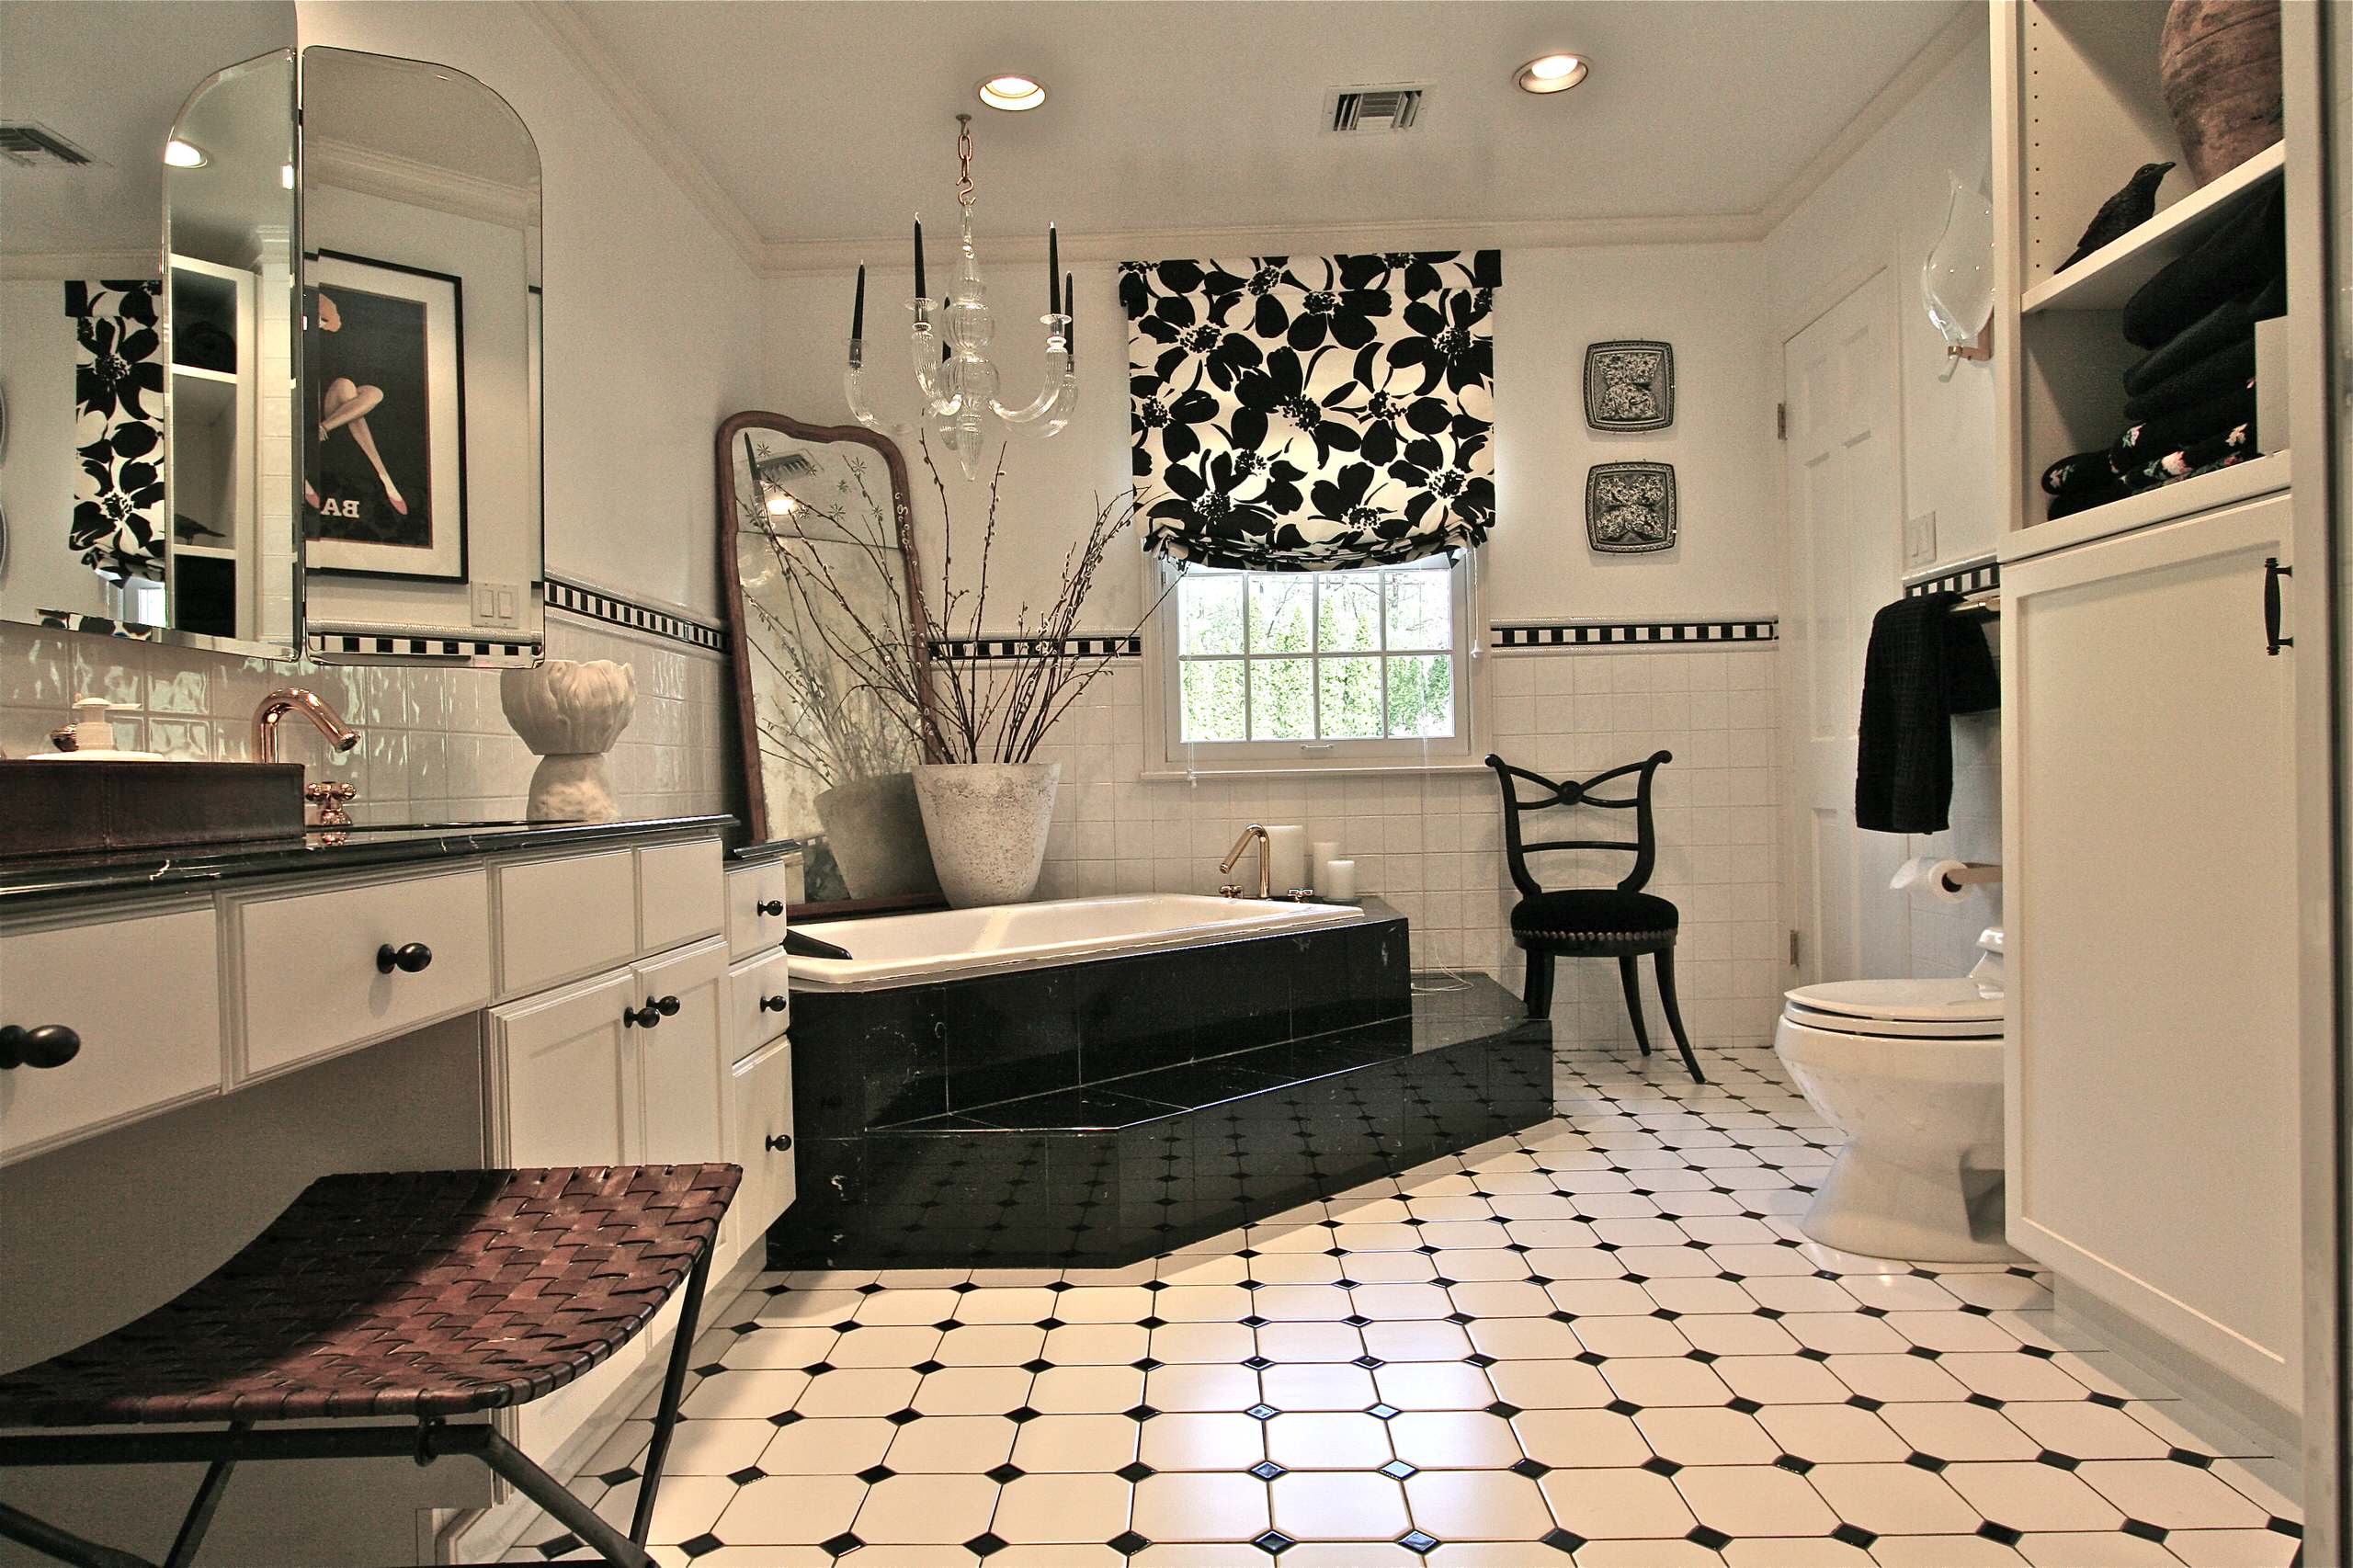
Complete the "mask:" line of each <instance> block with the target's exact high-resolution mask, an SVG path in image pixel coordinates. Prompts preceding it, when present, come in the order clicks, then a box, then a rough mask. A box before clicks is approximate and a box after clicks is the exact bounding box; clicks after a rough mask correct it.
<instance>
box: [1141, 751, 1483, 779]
mask: <svg viewBox="0 0 2353 1568" xmlns="http://www.w3.org/2000/svg"><path fill="white" fill-rule="evenodd" d="M1486 771H1488V768H1487V765H1486V764H1485V763H1484V762H1480V761H1475V760H1472V759H1471V758H1468V757H1465V758H1461V759H1460V760H1451V759H1449V760H1448V761H1444V762H1375V761H1358V762H1304V763H1302V762H1269V763H1228V764H1226V765H1224V766H1222V767H1147V768H1145V769H1144V770H1143V771H1142V773H1141V774H1139V775H1138V776H1137V777H1138V778H1141V779H1142V781H1143V782H1144V783H1146V784H1186V783H1190V782H1192V781H1194V780H1196V779H1200V778H1330V777H1332V776H1333V775H1335V774H1346V775H1348V776H1351V777H1355V776H1371V775H1379V774H1408V773H1425V774H1428V773H1459V774H1466V775H1467V774H1475V773H1485V772H1486Z"/></svg>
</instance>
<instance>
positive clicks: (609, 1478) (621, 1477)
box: [597, 1466, 637, 1486]
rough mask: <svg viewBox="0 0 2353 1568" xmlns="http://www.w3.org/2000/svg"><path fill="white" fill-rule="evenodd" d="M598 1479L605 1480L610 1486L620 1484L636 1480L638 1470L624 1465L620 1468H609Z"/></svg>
mask: <svg viewBox="0 0 2353 1568" xmlns="http://www.w3.org/2000/svg"><path fill="white" fill-rule="evenodd" d="M636 1479H637V1471H633V1470H631V1469H629V1468H627V1467H626V1466H624V1467H623V1468H621V1469H620V1470H608V1471H606V1472H605V1473H604V1474H602V1475H600V1476H598V1477H597V1480H599V1481H601V1482H603V1483H605V1484H606V1485H608V1486H619V1485H620V1484H621V1483H623V1482H627V1481H635V1480H636Z"/></svg>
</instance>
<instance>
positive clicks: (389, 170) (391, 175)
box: [302, 136, 540, 229]
mask: <svg viewBox="0 0 2353 1568" xmlns="http://www.w3.org/2000/svg"><path fill="white" fill-rule="evenodd" d="M302 173H303V175H304V176H305V178H309V177H311V176H316V177H317V178H318V179H320V180H322V181H324V183H326V184H328V185H333V186H336V187H341V188H342V189H345V190H351V191H358V192H359V193H360V194H361V195H364V196H376V197H381V198H383V199H386V200H388V201H397V202H400V203H402V204H403V205H404V206H409V207H424V208H428V209H431V210H434V211H437V212H448V213H452V214H454V215H455V216H457V217H460V218H472V219H478V220H481V221H483V222H491V223H496V224H499V225H501V226H503V227H506V228H509V229H535V228H537V227H539V222H540V192H539V187H537V186H519V185H509V184H507V183H506V181H504V180H494V179H484V178H483V177H482V176H479V175H469V174H463V173H460V171H458V170H455V169H449V168H444V167H442V166H441V165H438V164H427V163H424V162H421V161H419V160H418V159H415V158H404V157H401V156H399V155H398V154H396V153H383V152H379V151H378V150H376V149H375V148H373V147H361V146H358V145H355V144H354V143H352V142H336V141H331V140H329V139H328V138H326V137H324V136H309V137H305V138H303V141H302Z"/></svg>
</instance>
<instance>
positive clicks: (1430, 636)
mask: <svg viewBox="0 0 2353 1568" xmlns="http://www.w3.org/2000/svg"><path fill="white" fill-rule="evenodd" d="M1451 577H1452V574H1450V573H1446V572H1392V573H1391V574H1389V577H1388V585H1389V646H1391V647H1392V648H1451V647H1452V646H1454V625H1453V621H1454V616H1453V608H1454V602H1453V601H1454V588H1453V583H1452V581H1451Z"/></svg>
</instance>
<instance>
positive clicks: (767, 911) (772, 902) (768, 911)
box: [752, 898, 784, 915]
mask: <svg viewBox="0 0 2353 1568" xmlns="http://www.w3.org/2000/svg"><path fill="white" fill-rule="evenodd" d="M752 907H753V908H755V909H756V910H758V911H759V912H760V913H761V914H762V915H782V914H783V913H784V900H782V899H780V898H768V899H762V900H761V901H760V902H759V903H756V904H754V905H753V906H752Z"/></svg>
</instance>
